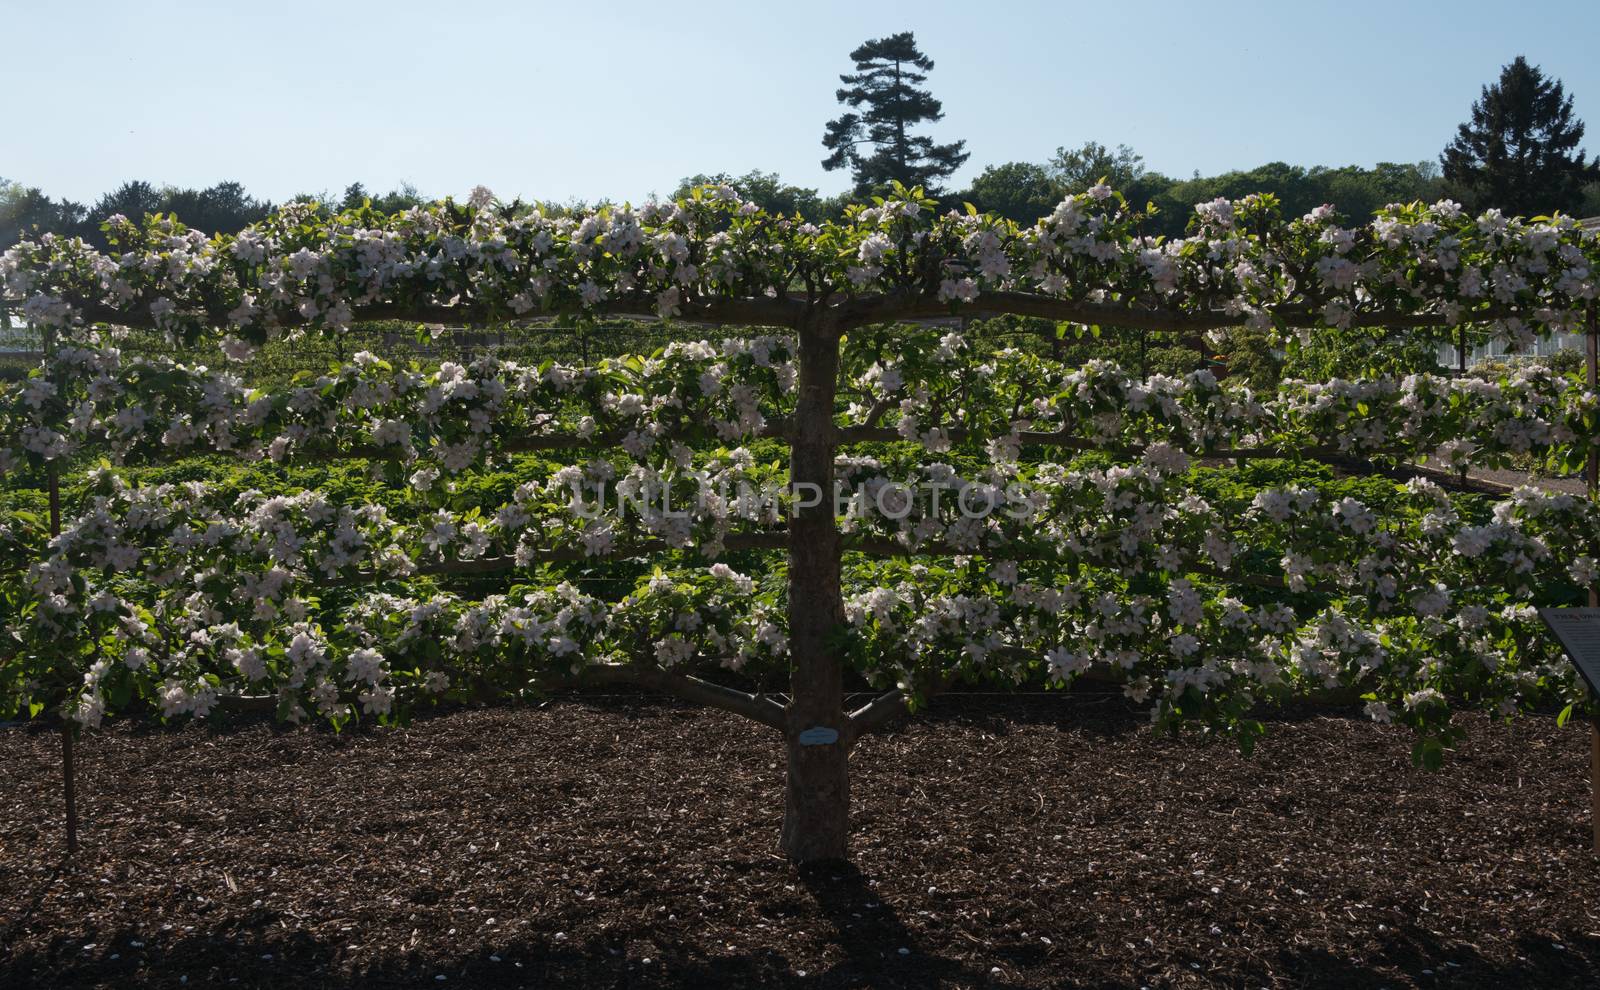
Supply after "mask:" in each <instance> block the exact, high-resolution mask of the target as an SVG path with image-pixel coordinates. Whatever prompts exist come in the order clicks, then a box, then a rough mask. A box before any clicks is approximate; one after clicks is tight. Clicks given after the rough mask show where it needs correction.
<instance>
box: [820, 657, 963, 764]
mask: <svg viewBox="0 0 1600 990" xmlns="http://www.w3.org/2000/svg"><path fill="white" fill-rule="evenodd" d="M956 680H957V677H956V674H955V673H953V672H952V673H947V674H944V675H942V676H941V677H939V678H938V681H937V682H936V683H935V684H934V685H932V686H931V687H929V688H928V689H927V690H926V691H924V692H923V693H922V698H923V700H927V699H929V698H932V697H934V696H936V695H940V694H943V693H944V692H946V691H948V690H950V688H951V686H952V685H954V684H955V682H956ZM910 711H911V695H909V694H907V693H906V692H905V691H903V690H901V689H900V688H895V689H894V690H892V691H887V692H885V693H883V694H880V695H878V696H877V697H876V698H873V699H872V700H871V701H869V702H867V703H866V704H865V705H862V706H861V707H860V708H857V709H856V710H855V711H853V712H851V713H850V714H848V715H846V716H845V720H844V733H843V735H844V746H845V748H846V749H849V748H850V747H852V746H854V745H855V744H856V740H858V739H860V738H861V737H862V736H864V735H866V734H867V733H869V732H877V731H878V730H879V729H881V728H883V727H884V726H885V725H886V724H888V723H889V722H891V721H893V720H894V719H896V718H898V717H899V716H901V715H906V714H909V713H910Z"/></svg>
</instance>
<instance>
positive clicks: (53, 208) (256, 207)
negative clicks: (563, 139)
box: [0, 141, 1600, 248]
mask: <svg viewBox="0 0 1600 990" xmlns="http://www.w3.org/2000/svg"><path fill="white" fill-rule="evenodd" d="M1102 177H1104V178H1106V179H1107V180H1108V181H1109V182H1110V183H1111V184H1112V185H1113V186H1115V187H1116V188H1118V189H1120V190H1122V191H1123V192H1124V193H1125V194H1127V196H1128V198H1129V200H1130V201H1135V202H1138V203H1141V204H1142V203H1144V202H1151V203H1154V204H1155V205H1156V207H1157V209H1158V211H1159V212H1158V213H1157V214H1156V216H1155V218H1154V220H1153V221H1152V224H1153V226H1152V230H1151V232H1152V233H1162V234H1167V235H1169V236H1170V235H1177V234H1181V233H1182V232H1183V228H1184V225H1185V224H1186V223H1187V222H1188V219H1189V215H1190V213H1191V211H1192V209H1193V206H1194V204H1195V203H1199V202H1204V201H1206V200H1210V199H1215V198H1217V197H1218V196H1228V197H1238V196H1243V195H1245V194H1247V193H1252V192H1271V193H1276V194H1277V195H1278V196H1279V197H1280V198H1281V199H1282V200H1283V203H1284V208H1285V211H1286V212H1288V213H1290V214H1297V213H1304V212H1305V211H1307V210H1310V209H1311V208H1312V207H1314V206H1318V205H1320V204H1322V203H1335V204H1337V205H1338V206H1339V208H1340V210H1341V211H1342V212H1344V213H1345V214H1346V215H1347V216H1348V217H1349V218H1350V219H1351V220H1352V221H1360V220H1365V219H1367V218H1369V217H1370V216H1371V215H1372V213H1373V211H1374V210H1376V209H1378V208H1379V207H1381V206H1383V205H1384V204H1386V203H1394V202H1409V201H1411V200H1414V199H1422V200H1433V199H1437V198H1438V197H1439V196H1441V195H1443V194H1444V191H1445V190H1444V184H1443V180H1442V178H1441V177H1440V174H1439V168H1438V166H1437V165H1435V164H1433V163H1432V162H1420V163H1417V164H1409V165H1399V164H1393V163H1389V162H1383V163H1379V164H1378V165H1376V166H1374V167H1372V168H1363V167H1361V166H1357V165H1347V166H1344V167H1342V168H1325V167H1322V166H1315V167H1312V168H1305V167H1302V166H1298V165H1289V164H1286V163H1283V162H1272V163H1270V164H1267V165H1262V166H1260V167H1259V168H1253V169H1250V170H1248V171H1234V172H1225V173H1223V174H1222V175H1214V176H1201V175H1198V174H1196V175H1194V176H1192V177H1191V178H1188V179H1174V178H1172V177H1170V176H1166V175H1163V174H1161V173H1160V172H1154V171H1150V170H1148V169H1146V168H1145V167H1144V162H1143V159H1142V158H1141V157H1140V156H1139V155H1138V154H1137V153H1135V152H1134V151H1133V150H1132V149H1130V148H1128V147H1127V146H1125V145H1124V146H1121V147H1118V148H1115V149H1112V148H1107V147H1106V146H1105V145H1102V144H1098V143H1096V142H1092V141H1091V142H1089V143H1087V144H1085V145H1083V146H1082V147H1080V148H1075V149H1067V148H1062V149H1060V150H1059V151H1058V152H1057V153H1056V155H1055V156H1054V157H1053V158H1052V159H1051V160H1050V161H1048V162H1044V163H1034V162H1008V163H1006V164H1003V165H992V166H990V167H988V168H986V169H984V170H983V172H982V173H980V174H979V175H978V176H977V178H975V179H974V180H973V181H972V184H971V185H970V186H968V187H967V188H965V189H955V190H949V191H946V192H944V193H943V194H942V195H941V197H940V198H941V199H943V200H945V201H947V202H948V203H949V204H950V205H952V206H958V205H960V204H961V203H966V202H970V203H972V204H973V205H974V206H976V207H978V208H979V209H980V210H987V211H992V212H994V213H998V214H1001V215H1002V216H1006V217H1010V218H1011V219H1013V220H1016V221H1018V222H1021V223H1031V222H1032V221H1034V220H1037V219H1038V218H1039V217H1041V216H1044V215H1046V214H1048V213H1049V212H1050V211H1051V210H1052V209H1053V208H1054V207H1055V205H1056V204H1057V203H1059V202H1060V201H1061V198H1062V197H1063V196H1065V195H1067V194H1069V193H1075V192H1082V191H1083V190H1084V189H1087V188H1089V187H1090V186H1092V185H1094V184H1095V183H1096V182H1097V181H1099V180H1100V178H1102ZM702 183H727V184H729V185H731V186H733V187H734V188H736V189H738V190H739V192H740V194H741V195H743V196H744V197H745V198H747V199H751V200H754V201H755V202H756V203H758V204H760V205H761V206H762V207H763V208H765V209H766V210H768V211H770V212H776V213H782V214H788V215H792V214H796V213H798V214H800V215H802V216H804V217H806V218H807V219H810V220H828V219H836V218H838V217H840V216H842V215H843V213H844V209H845V207H846V206H847V205H849V204H850V203H853V202H860V201H862V200H863V199H864V197H860V196H857V195H855V194H854V193H844V194H840V195H837V196H823V195H822V194H821V193H819V192H818V191H817V190H816V189H810V188H805V187H802V186H796V185H791V184H789V183H786V182H784V181H783V180H782V178H781V177H779V176H778V175H777V174H776V173H774V172H762V171H759V170H757V171H752V172H748V173H746V174H744V175H730V174H728V173H702V174H699V175H693V176H688V177H686V178H684V179H683V180H682V181H681V182H680V183H678V185H677V187H676V188H675V189H673V190H671V192H670V195H673V196H679V195H682V194H683V193H685V192H687V191H688V190H689V189H690V188H692V187H693V186H696V185H700V184H702ZM1590 192H1591V194H1592V195H1591V198H1592V199H1593V200H1594V202H1593V204H1592V209H1591V210H1590V211H1589V213H1587V214H1585V215H1593V214H1600V186H1596V187H1595V188H1594V189H1592V190H1590ZM433 198H435V197H432V196H428V195H424V194H423V193H422V192H421V191H419V190H418V189H416V188H415V187H414V186H411V185H402V186H400V187H399V188H398V189H392V190H389V191H387V192H375V191H368V190H367V189H366V188H365V187H364V186H363V185H362V184H361V183H359V182H357V183H353V184H351V185H350V186H348V187H346V189H345V190H344V192H343V194H341V195H338V196H334V195H329V194H327V193H307V194H302V195H299V196H295V197H293V200H298V201H309V202H316V203H319V204H321V205H323V206H324V207H326V208H329V209H339V208H343V207H351V206H359V205H361V203H362V202H363V201H364V200H369V201H370V202H371V203H372V205H373V206H374V207H376V208H377V209H379V210H382V211H384V212H394V211H397V210H403V209H406V208H407V207H410V206H415V205H417V204H419V203H424V202H429V201H431V200H432V199H433ZM275 205H276V204H274V203H272V202H271V201H269V200H266V199H258V198H256V197H254V196H251V195H250V194H249V193H248V192H247V191H246V190H245V188H244V186H242V185H241V184H240V183H238V182H219V183H217V184H216V185H214V186H210V187H209V188H206V189H187V188H182V187H178V186H157V185H154V184H153V183H150V182H145V181H142V180H134V181H129V182H125V183H123V184H122V185H121V186H119V187H117V188H116V189H114V190H112V191H111V192H108V193H106V194H105V195H103V196H101V197H100V198H99V199H98V200H96V201H95V202H94V203H92V204H84V203H78V202H74V201H72V200H68V199H53V198H51V197H50V196H49V195H48V194H47V193H46V192H45V191H44V190H43V189H41V188H38V187H35V186H25V185H22V184H21V183H18V182H9V181H5V180H3V179H0V248H4V247H8V246H10V245H12V244H15V243H16V242H17V241H18V240H21V239H22V238H23V237H27V236H33V235H34V234H36V233H42V232H46V231H50V232H54V233H59V234H67V235H72V236H81V237H83V238H85V239H87V240H89V241H91V242H93V243H97V244H101V245H102V246H103V244H104V242H103V240H102V238H101V233H100V224H101V223H102V222H104V220H105V219H106V218H107V217H109V216H111V215H112V214H116V213H120V214H122V215H124V216H128V217H135V218H142V217H144V216H145V215H146V214H153V213H164V214H176V215H177V216H178V217H179V218H180V219H181V220H183V222H184V223H186V224H188V225H189V226H191V227H194V228H196V229H198V230H203V231H206V232H207V233H213V234H215V233H233V232H235V231H238V230H240V229H241V228H243V227H244V226H246V225H247V224H250V223H253V222H255V221H257V220H260V219H261V218H262V217H264V216H266V215H267V213H269V212H270V211H271V210H272V209H273V208H274V206H275ZM544 205H545V206H546V208H554V209H558V210H567V209H581V208H584V207H587V206H592V205H598V204H589V203H582V202H567V203H546V204H544Z"/></svg>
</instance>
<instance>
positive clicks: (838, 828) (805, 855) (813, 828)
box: [781, 319, 850, 862]
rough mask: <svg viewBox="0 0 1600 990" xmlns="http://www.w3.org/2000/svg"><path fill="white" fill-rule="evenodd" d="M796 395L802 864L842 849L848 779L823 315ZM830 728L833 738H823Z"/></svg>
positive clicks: (794, 602)
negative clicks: (837, 637)
mask: <svg viewBox="0 0 1600 990" xmlns="http://www.w3.org/2000/svg"><path fill="white" fill-rule="evenodd" d="M799 331H800V332H799V337H800V383H799V387H800V394H799V398H798V400H797V402H796V407H795V416H794V435H793V437H792V440H791V447H790V458H789V477H790V483H791V485H792V486H793V487H794V490H795V492H796V494H797V496H800V497H801V500H802V501H813V500H815V501H816V502H817V504H815V505H805V506H803V507H801V508H798V509H797V510H796V511H795V512H793V513H791V515H790V517H789V649H790V651H791V662H792V664H793V670H792V672H791V674H790V695H791V699H790V702H789V706H788V710H787V711H786V712H785V717H786V718H785V727H784V739H785V744H786V747H787V750H788V772H787V780H786V786H785V798H784V809H783V836H782V840H781V843H782V848H783V852H784V854H785V855H786V856H788V857H789V858H790V859H793V860H797V861H800V862H817V861H822V860H832V859H843V858H845V857H846V856H847V855H848V853H849V834H850V777H849V764H848V759H849V753H848V748H847V747H846V745H845V736H844V729H845V725H844V722H845V714H844V671H843V668H842V665H841V663H840V659H839V655H838V652H837V650H836V649H835V645H836V644H835V643H834V636H835V635H836V631H837V630H838V628H839V627H840V626H841V625H842V624H843V622H844V602H843V600H842V598H841V597H840V588H839V531H838V527H837V525H836V523H835V520H834V513H833V454H834V446H835V444H836V442H837V437H836V436H835V430H834V425H833V408H834V397H835V393H836V390H837V387H838V375H839V335H838V333H837V332H836V331H835V329H834V327H833V325H832V324H831V323H829V322H826V321H824V320H820V319H817V320H807V321H803V322H802V323H801V326H800V328H799ZM828 730H832V733H833V739H832V741H828V738H827V737H828V735H829V732H828Z"/></svg>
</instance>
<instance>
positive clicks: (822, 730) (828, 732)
mask: <svg viewBox="0 0 1600 990" xmlns="http://www.w3.org/2000/svg"><path fill="white" fill-rule="evenodd" d="M838 741H839V730H838V729H830V728H828V727H827V726H826V725H814V726H812V727H811V728H809V729H806V730H805V731H804V732H801V733H800V745H802V746H829V745H832V744H833V743H836V742H838Z"/></svg>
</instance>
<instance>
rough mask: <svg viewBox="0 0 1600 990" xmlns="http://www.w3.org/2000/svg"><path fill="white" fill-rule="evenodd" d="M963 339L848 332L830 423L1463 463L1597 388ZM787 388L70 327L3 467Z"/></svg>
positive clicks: (400, 431)
mask: <svg viewBox="0 0 1600 990" xmlns="http://www.w3.org/2000/svg"><path fill="white" fill-rule="evenodd" d="M974 345H975V341H973V340H969V339H968V338H967V337H966V336H963V335H962V334H960V333H956V332H946V333H942V334H941V333H927V332H919V333H916V334H913V335H911V338H910V339H909V340H908V341H907V342H906V345H905V346H904V347H903V349H902V350H901V351H899V352H898V353H899V356H897V357H896V358H894V359H887V360H886V359H882V358H880V357H878V355H879V354H880V351H881V349H880V348H879V347H877V346H874V345H873V343H872V342H871V341H867V340H862V341H852V342H850V343H849V345H848V346H847V347H846V349H845V359H846V363H847V367H851V369H852V374H851V376H850V387H851V390H852V394H853V396H854V401H853V402H851V403H850V404H849V405H848V407H847V408H846V410H845V415H844V418H843V438H844V439H845V440H846V441H858V440H890V441H895V440H909V441H912V442H915V443H918V444H921V445H922V446H923V447H924V448H926V449H927V450H929V451H930V452H932V453H942V452H944V451H948V450H950V449H951V448H952V446H957V445H961V444H963V443H965V442H967V441H968V440H970V439H973V438H977V439H982V440H983V441H984V442H985V445H986V449H987V450H988V452H989V454H990V456H992V457H997V458H1005V459H1015V458H1016V457H1017V456H1019V453H1020V449H1021V448H1022V447H1023V446H1028V445H1033V444H1044V445H1048V444H1056V445H1060V446H1069V447H1071V446H1077V447H1080V448H1083V449H1113V450H1116V449H1119V448H1125V450H1124V452H1129V451H1131V452H1133V453H1135V454H1137V453H1140V452H1142V450H1143V448H1146V447H1151V448H1160V447H1161V446H1162V445H1165V447H1169V448H1172V450H1173V451H1174V452H1178V453H1172V454H1169V455H1168V456H1170V457H1177V456H1179V454H1180V453H1181V454H1183V455H1188V456H1190V457H1195V456H1204V455H1206V454H1210V453H1214V452H1217V451H1222V452H1223V453H1224V454H1226V453H1228V452H1232V451H1239V450H1243V451H1244V452H1245V453H1246V454H1251V453H1254V454H1271V453H1283V454H1296V453H1298V452H1301V451H1308V450H1309V451H1312V452H1320V453H1323V454H1327V455H1343V456H1349V457H1368V458H1381V459H1387V460H1391V461H1395V460H1400V461H1403V460H1429V461H1435V462H1438V463H1441V464H1443V465H1444V466H1447V467H1450V468H1452V469H1455V468H1467V467H1490V468H1493V467H1502V466H1505V465H1506V464H1507V463H1508V459H1509V458H1512V457H1519V458H1522V457H1528V456H1533V457H1535V458H1537V459H1539V460H1541V461H1548V462H1551V463H1567V464H1576V463H1581V460H1582V457H1583V453H1584V450H1585V448H1584V447H1583V445H1582V443H1581V440H1582V439H1583V438H1586V437H1587V438H1593V437H1594V436H1595V434H1596V431H1597V429H1600V397H1597V396H1596V393H1595V392H1594V391H1593V390H1592V389H1590V388H1588V387H1586V386H1583V385H1580V384H1578V383H1576V382H1573V381H1571V380H1569V379H1566V378H1563V377H1562V376H1559V375H1556V374H1553V373H1551V372H1550V371H1549V370H1547V369H1542V368H1538V367H1532V366H1530V367H1523V368H1518V369H1516V370H1515V371H1513V372H1512V373H1511V374H1509V375H1506V376H1504V377H1501V378H1498V379H1488V378H1481V377H1471V376H1469V377H1462V378H1444V377H1440V376H1435V375H1410V376H1407V377H1405V378H1400V379H1367V380H1358V381H1340V380H1336V381H1332V382H1326V383H1311V382H1286V383H1284V385H1283V386H1282V387H1281V388H1280V390H1279V391H1278V392H1277V393H1276V394H1274V395H1256V394H1254V393H1252V392H1251V391H1250V390H1249V389H1244V388H1237V387H1225V385H1224V383H1220V382H1218V381H1217V380H1216V378H1215V377H1214V376H1212V375H1211V373H1210V372H1207V371H1198V372H1194V373H1192V374H1190V375H1188V376H1186V377H1184V378H1175V377H1170V376H1165V375H1152V376H1150V377H1148V378H1139V377H1137V376H1133V375H1130V374H1129V373H1128V372H1127V371H1125V370H1123V369H1121V368H1119V367H1117V366H1116V365H1114V364H1111V363H1108V362H1104V361H1090V362H1088V363H1087V364H1084V365H1082V366H1081V367H1080V366H1068V365H1066V364H1064V363H1062V362H1059V361H1053V360H1051V359H1049V358H1047V357H1042V356H1039V355H1035V354H1031V353H1028V352H1025V351H1019V350H1015V349H1009V348H1008V349H1004V350H999V351H994V352H991V353H987V354H985V353H982V352H981V351H980V350H979V348H978V347H976V346H974ZM795 389H796V370H795V350H794V343H793V341H792V340H791V339H789V338H779V337H753V338H745V339H728V340H723V341H720V342H715V343H713V342H710V341H688V342H673V343H671V344H668V345H667V346H666V347H665V348H664V349H663V350H662V351H661V352H660V353H659V354H657V355H655V356H652V357H648V358H627V359H616V360H606V361H602V362H600V363H599V364H598V365H597V366H596V367H593V368H579V367H573V366H568V365H562V364H557V363H546V364H543V365H541V366H538V367H528V366H523V365H519V364H517V363H515V362H511V361H502V360H499V359H497V358H495V357H493V356H485V357H482V358H479V359H478V360H475V361H473V362H470V363H469V364H467V365H462V364H457V363H454V362H444V363H443V364H441V365H439V366H438V367H437V368H430V369H428V370H421V369H418V368H415V367H410V368H403V367H396V366H395V365H394V364H393V363H391V362H389V361H387V360H384V359H381V358H378V357H376V356H374V355H372V354H370V353H368V352H361V353H358V354H356V355H355V356H354V358H353V359H352V360H351V361H350V363H349V364H347V365H345V366H344V367H341V368H338V369H334V370H332V371H330V372H328V373H326V374H321V375H311V374H307V375H305V377H304V378H303V379H302V380H301V381H300V382H298V383H296V384H294V385H292V386H291V387H289V388H287V389H283V390H279V391H274V392H271V393H262V392H261V391H259V390H256V389H252V388H250V387H248V386H247V385H246V384H245V383H244V382H243V381H242V380H241V378H240V377H238V376H237V375H236V374H234V373H232V372H229V371H220V372H217V371H211V370H209V369H205V368H203V367H185V366H182V365H176V364H173V363H171V362H167V361H160V360H151V359H141V360H136V361H128V360H126V359H125V358H124V357H123V355H122V354H121V352H119V351H118V350H117V349H116V348H114V347H109V346H100V347H75V346H65V347H62V348H61V349H60V350H59V351H58V352H57V353H56V355H55V357H54V359H53V360H52V361H51V362H50V363H49V364H48V365H47V366H46V367H45V369H44V371H43V373H41V374H40V375H38V376H36V377H33V378H30V379H27V380H25V381H22V382H17V383H12V384H10V385H8V386H6V387H4V388H3V389H0V476H4V475H5V474H6V473H7V472H9V471H13V470H16V469H18V468H20V467H21V466H23V465H25V464H33V465H35V466H40V465H43V464H45V463H48V462H50V461H59V460H61V459H63V458H68V457H71V456H72V455H74V454H76V453H78V452H80V451H83V452H89V453H94V454H101V455H104V456H108V457H109V458H110V459H111V460H112V461H113V462H114V463H138V462H141V461H152V460H154V461H159V460H169V459H174V458H178V457H183V456H189V455H193V454H197V453H231V454H233V455H235V456H237V457H239V458H240V459H242V460H246V461H259V460H270V461H274V462H279V463H282V462H286V461H293V460H297V459H304V458H324V457H368V458H374V459H384V460H394V461H396V462H399V463H403V464H408V465H411V470H410V472H409V474H410V476H411V477H412V478H413V479H414V481H415V484H416V485H417V487H419V488H424V489H425V488H428V487H431V486H432V485H433V484H434V483H435V482H437V481H438V480H439V478H440V477H441V476H442V475H453V474H456V473H459V472H461V471H463V470H466V469H467V468H469V467H472V466H475V465H482V464H485V463H488V462H491V461H493V460H494V459H496V458H498V457H503V456H504V455H506V454H508V453H512V452H516V451H529V450H566V449H577V448H585V447H589V448H600V447H607V446H616V447H621V448H622V449H623V450H624V451H626V452H627V453H628V454H629V455H631V456H633V457H634V458H636V459H639V460H641V461H647V460H649V459H651V458H652V457H653V456H657V455H659V454H661V453H662V452H669V453H671V455H672V456H673V457H674V459H675V460H677V461H679V462H680V463H683V462H684V461H685V458H686V457H687V452H688V451H689V450H690V449H692V447H693V446H695V445H697V444H703V443H707V442H709V443H718V444H738V443H747V442H749V441H751V440H754V439H757V438H760V437H764V436H783V435H784V434H785V424H786V422H787V418H788V417H789V415H790V414H791V413H792V412H793V407H794V397H795ZM1163 449H1164V448H1163Z"/></svg>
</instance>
